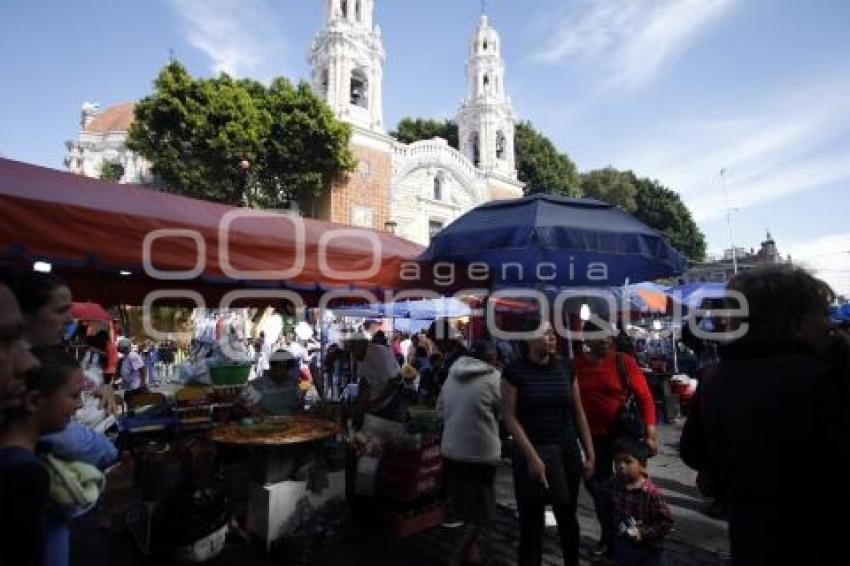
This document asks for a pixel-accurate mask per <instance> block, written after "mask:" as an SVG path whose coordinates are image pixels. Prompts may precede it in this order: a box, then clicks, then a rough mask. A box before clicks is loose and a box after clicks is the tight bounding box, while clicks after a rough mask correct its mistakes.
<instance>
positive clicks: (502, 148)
mask: <svg viewBox="0 0 850 566" xmlns="http://www.w3.org/2000/svg"><path fill="white" fill-rule="evenodd" d="M507 143H508V140H507V138H506V137H505V132H503V131H502V130H499V131H498V132H496V159H504V158H505V152H506V149H507V147H506V146H507Z"/></svg>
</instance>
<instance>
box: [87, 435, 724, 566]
mask: <svg viewBox="0 0 850 566" xmlns="http://www.w3.org/2000/svg"><path fill="white" fill-rule="evenodd" d="M680 430H681V425H680V424H679V425H669V426H664V427H661V428H660V431H659V437H660V441H661V446H660V453H659V455H658V456H656V457H655V458H653V459H652V460H651V461H650V474H651V475H652V477H653V480H654V481H655V482H656V484H657V485H658V486H659V487H660V488H662V490H663V491H664V494H665V495H666V497H667V500H668V502H669V504H670V507H671V508H672V511H673V516H674V519H675V527H674V531H673V532H672V533H671V535H670V537H669V539H668V543H667V547H666V548H667V562H668V564H683V565H686V566H709V565H719V564H727V563H728V541H727V537H726V526H725V523H723V522H721V521H717V520H714V519H712V518H710V517H708V516H707V515H705V514H704V513H703V512H702V509H703V507H704V506H705V502H704V501H703V499H702V498H701V497H700V495H699V493H698V491H697V490H696V488H695V487H694V479H695V473H694V472H693V471H692V470H689V469H688V468H686V467H685V466H684V465H683V464H682V463H681V461H680V460H679V459H678V456H677V446H676V442H677V441H678V438H679V433H680ZM497 493H498V503H499V507H498V516H497V519H496V522H495V524H494V525H493V528H492V529H491V530H490V532H489V533H488V534H487V537H486V540H485V553H486V557H487V560H488V564H491V565H493V566H499V565H509V564H515V563H516V547H517V536H518V535H517V533H518V523H517V519H516V514H515V506H516V505H515V501H514V498H513V486H512V480H511V474H510V466H509V465H507V464H505V465H503V466H502V467H501V468H500V470H499V474H498V478H497ZM579 521H580V524H581V530H582V551H581V552H582V564H591V561H590V559H589V555H588V553H589V551H590V549H591V548H592V547H593V544H594V541H595V540H596V539H597V537H598V534H599V531H598V527H597V525H596V520H595V517H594V515H593V506H592V503H591V501H590V497H589V495H588V494H587V493H586V492H585V491H584V489H582V492H581V495H580V500H579ZM84 527H86V526H85V525H84ZM460 532H461V530H460V529H448V528H443V527H437V528H435V529H431V530H429V531H427V532H424V533H421V534H419V535H416V536H412V537H409V538H407V539H403V540H388V539H387V538H386V537H379V536H377V535H375V534H374V532H370V526H369V525H364V524H357V525H355V524H350V525H349V529H348V532H347V533H346V534H345V536H344V537H342V539H341V540H340V541H339V543H338V544H334V545H332V546H333V548H325V549H323V553H322V554H324V555H325V558H324V559H323V560H322V561H321V562H320V563H321V564H324V565H342V564H357V565H360V564H362V565H364V566H365V565H378V566H384V565H386V566H390V565H404V566H437V565H443V564H447V562H448V557H449V556H450V555H451V552H452V549H453V548H454V545H455V544H456V542H457V540H458V537H459V536H460ZM73 540H74V544H73V546H74V551H73V559H72V565H86V566H89V565H92V566H94V565H98V564H103V565H104V566H105V565H107V564H108V565H110V566H112V565H114V564H122V565H124V564H127V565H129V564H163V563H165V562H162V561H159V560H148V561H145V560H144V559H143V558H142V557H140V556H139V554H138V553H137V551H136V549H135V546H134V544H133V543H132V541H130V540H129V539H127V538H111V537H105V536H104V535H103V534H102V533H101V532H100V531H98V530H97V529H96V528H94V527H93V526H91V525H88V526H87V527H86V528H82V529H80V528H78V529H77V530H76V531H75V535H74V538H73ZM281 563H285V562H284V561H283V560H281V559H277V560H272V559H267V558H263V557H262V554H261V553H260V552H258V551H256V550H254V549H249V548H244V547H239V546H235V545H228V547H227V548H226V549H225V551H224V553H223V554H222V555H221V556H220V557H219V558H217V559H216V560H215V561H213V562H210V564H213V565H215V566H226V565H230V564H233V565H234V566H235V565H237V564H238V565H243V564H257V565H265V564H281ZM544 564H545V565H547V566H549V565H557V564H561V555H560V550H559V544H558V537H557V533H556V532H555V529H554V527H552V528H549V529H547V533H546V542H545V556H544Z"/></svg>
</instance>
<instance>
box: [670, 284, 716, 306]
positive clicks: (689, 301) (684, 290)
mask: <svg viewBox="0 0 850 566" xmlns="http://www.w3.org/2000/svg"><path fill="white" fill-rule="evenodd" d="M666 293H667V294H668V295H670V296H671V297H673V299H675V300H676V301H679V302H681V303H682V304H683V305H687V306H689V307H698V306H700V305H701V304H702V302H703V300H705V299H723V298H724V297H725V296H726V284H725V283H685V284H684V285H679V286H677V287H670V288H668V289H667V290H666Z"/></svg>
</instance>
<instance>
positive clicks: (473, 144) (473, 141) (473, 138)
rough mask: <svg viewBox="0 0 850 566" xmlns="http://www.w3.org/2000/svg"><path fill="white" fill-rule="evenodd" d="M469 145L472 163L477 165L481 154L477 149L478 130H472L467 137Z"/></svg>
mask: <svg viewBox="0 0 850 566" xmlns="http://www.w3.org/2000/svg"><path fill="white" fill-rule="evenodd" d="M469 146H470V149H471V150H472V151H471V153H472V164H473V165H475V166H476V167H478V166H479V165H480V164H481V163H480V162H481V155H480V152H479V150H478V132H473V134H472V135H471V136H470V138H469Z"/></svg>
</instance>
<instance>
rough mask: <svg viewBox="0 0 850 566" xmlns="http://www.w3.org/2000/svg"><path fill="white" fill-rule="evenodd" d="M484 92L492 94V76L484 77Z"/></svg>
mask: <svg viewBox="0 0 850 566" xmlns="http://www.w3.org/2000/svg"><path fill="white" fill-rule="evenodd" d="M484 92H485V93H488V92H490V75H484Z"/></svg>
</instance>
